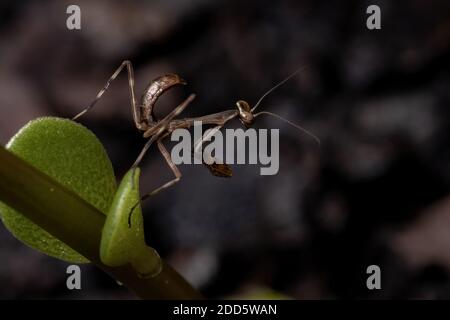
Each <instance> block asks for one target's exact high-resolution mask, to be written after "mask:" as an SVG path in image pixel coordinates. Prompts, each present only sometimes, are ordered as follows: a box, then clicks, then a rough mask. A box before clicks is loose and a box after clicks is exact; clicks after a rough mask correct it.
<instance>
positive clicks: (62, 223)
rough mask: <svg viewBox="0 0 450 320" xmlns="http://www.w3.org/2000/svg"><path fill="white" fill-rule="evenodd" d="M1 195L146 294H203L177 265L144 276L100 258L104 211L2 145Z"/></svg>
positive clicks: (197, 296) (171, 296) (138, 292)
mask: <svg viewBox="0 0 450 320" xmlns="http://www.w3.org/2000/svg"><path fill="white" fill-rule="evenodd" d="M0 200H1V201H2V202H4V203H6V204H7V205H9V206H10V207H12V208H14V209H16V210H17V211H19V212H21V213H23V214H25V216H26V217H27V218H28V219H30V220H31V221H33V222H34V223H35V224H37V225H39V226H40V227H41V228H43V229H45V230H46V231H47V232H49V233H50V234H52V235H53V236H55V237H56V238H58V239H60V240H61V241H63V242H65V243H66V244H67V245H69V246H70V247H72V248H73V249H74V250H76V251H77V252H79V253H80V254H82V255H83V256H85V257H86V258H87V259H89V260H90V261H92V262H93V263H94V264H96V265H97V266H98V267H100V268H101V269H102V270H104V271H105V272H107V273H108V274H110V275H111V276H112V277H113V278H115V279H116V280H117V281H120V282H121V283H123V285H124V286H126V287H127V288H129V289H130V290H131V291H133V292H134V293H136V295H137V296H139V297H140V298H142V299H200V298H202V296H201V294H200V293H199V292H198V291H197V290H195V289H194V288H193V287H192V286H191V285H190V284H189V283H188V282H187V281H186V280H184V279H183V278H182V277H181V276H180V275H179V274H178V273H177V272H176V271H175V270H173V269H172V268H171V267H170V266H168V265H167V264H163V270H162V271H161V273H160V274H159V275H157V276H155V277H153V278H147V279H143V278H141V277H139V276H138V274H137V273H136V272H135V270H134V269H133V268H132V267H131V266H129V265H126V266H122V267H114V268H113V267H108V266H106V265H104V264H102V263H101V261H100V257H99V245H100V239H101V232H102V227H103V224H104V222H105V216H104V215H103V214H102V213H101V212H100V211H98V210H97V209H96V208H94V207H93V206H92V205H90V204H89V203H87V202H86V201H84V200H83V199H81V198H80V197H79V196H78V195H76V194H75V193H73V192H72V191H70V190H68V189H66V188H65V187H63V186H62V185H60V184H59V183H58V182H56V181H54V180H53V179H52V178H50V177H49V176H47V175H46V174H44V173H42V172H40V171H39V170H37V169H35V168H34V167H32V166H30V165H29V164H28V163H26V162H25V161H23V160H22V159H20V158H18V157H17V156H16V155H14V154H12V153H11V152H9V151H7V150H5V149H4V148H3V147H1V146H0Z"/></svg>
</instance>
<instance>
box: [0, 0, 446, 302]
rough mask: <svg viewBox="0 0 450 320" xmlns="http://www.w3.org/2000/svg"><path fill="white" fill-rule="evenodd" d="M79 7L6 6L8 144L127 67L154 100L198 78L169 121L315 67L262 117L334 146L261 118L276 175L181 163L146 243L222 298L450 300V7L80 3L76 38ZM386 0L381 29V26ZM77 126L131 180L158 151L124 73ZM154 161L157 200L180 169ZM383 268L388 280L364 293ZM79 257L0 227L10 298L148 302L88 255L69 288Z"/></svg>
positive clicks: (150, 173)
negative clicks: (71, 260) (272, 135)
mask: <svg viewBox="0 0 450 320" xmlns="http://www.w3.org/2000/svg"><path fill="white" fill-rule="evenodd" d="M69 4H75V3H73V2H68V1H13V0H9V1H6V0H3V1H2V2H1V3H0V68H1V69H0V143H2V144H3V145H4V144H6V143H7V141H8V140H9V138H10V137H11V136H12V135H13V134H14V133H15V132H16V131H17V130H18V129H19V128H20V127H22V126H23V125H24V124H26V123H27V122H28V121H29V120H32V119H34V118H36V117H38V116H47V115H53V116H59V117H73V116H74V115H75V114H77V113H78V112H79V111H80V110H81V109H82V108H83V107H85V106H86V105H87V104H89V103H90V102H91V101H92V100H93V99H94V98H95V95H96V94H97V92H98V90H99V89H100V88H101V87H102V86H103V85H104V83H105V82H106V80H107V79H108V78H109V77H110V76H111V74H112V73H113V71H114V70H115V69H116V68H117V67H118V66H119V65H120V63H121V62H122V61H123V60H124V59H130V60H131V61H132V62H133V65H134V68H135V76H136V90H137V93H138V94H139V95H140V94H141V93H142V90H143V89H144V87H145V86H146V85H147V84H148V82H149V81H150V80H151V79H154V78H155V77H157V76H159V75H162V74H165V73H168V72H175V73H178V74H180V75H181V76H182V77H183V78H185V79H186V80H187V81H188V86H186V87H184V88H179V89H177V90H173V91H172V92H170V93H169V94H167V95H166V96H165V97H164V98H163V99H162V101H161V102H160V103H159V105H158V113H160V114H161V115H163V114H166V113H167V112H169V111H170V110H171V109H172V108H173V107H174V106H175V105H176V104H177V103H178V102H179V101H181V99H183V98H184V97H186V96H187V95H188V94H189V93H191V92H195V93H196V94H197V99H196V100H195V101H194V103H192V104H191V105H190V106H189V108H188V109H187V110H186V111H185V112H184V113H183V115H182V116H200V115H205V114H210V113H214V112H219V111H222V110H224V109H229V108H233V107H234V102H235V101H236V100H238V99H246V100H248V101H249V102H251V103H254V102H255V101H256V100H257V99H258V98H259V96H260V95H261V94H262V93H263V92H265V91H266V90H267V89H269V88H270V87H271V86H273V85H274V84H275V83H277V82H278V81H280V80H281V79H283V78H284V77H286V76H287V75H288V74H290V73H291V72H293V71H294V70H295V69H297V68H298V67H299V66H306V68H305V69H304V70H303V71H302V72H301V73H300V74H299V75H298V76H297V77H296V78H294V79H292V80H291V81H290V82H288V83H287V84H286V85H284V86H283V87H281V88H280V89H279V90H277V91H276V92H275V93H273V94H272V95H271V96H270V97H269V98H268V99H267V100H265V101H264V103H263V105H262V106H261V110H262V109H265V110H269V111H272V112H276V113H278V114H281V115H282V116H285V117H288V118H289V119H291V120H293V121H294V122H296V123H299V124H301V125H302V126H304V127H305V128H307V129H308V130H310V131H311V132H313V133H314V134H316V135H318V136H319V137H320V138H321V140H322V146H321V147H320V148H318V147H317V145H315V144H314V141H312V140H311V139H310V138H308V137H307V136H305V135H303V134H300V133H299V132H298V131H296V130H293V129H292V128H291V127H289V126H287V125H285V124H284V123H283V122H280V121H278V120H277V119H274V118H264V119H263V118H260V119H261V121H260V122H258V123H257V125H256V127H257V128H279V129H280V141H281V142H280V171H279V173H278V175H275V176H260V175H259V167H258V166H254V165H253V166H244V165H239V166H238V165H234V166H233V170H234V176H233V178H231V179H221V178H216V177H213V176H211V175H210V174H209V172H208V171H207V170H205V168H204V167H202V166H189V165H182V166H180V169H181V171H182V174H183V178H182V180H181V181H180V182H179V183H178V184H177V185H176V186H175V187H173V188H171V189H169V190H167V191H165V192H163V193H160V194H158V195H157V196H155V197H154V198H152V199H151V200H149V201H148V202H147V203H145V205H144V216H145V221H146V225H145V227H146V236H147V241H148V243H149V244H151V245H152V246H154V247H155V248H157V249H158V250H159V252H160V253H161V255H162V256H163V257H164V258H165V259H167V260H168V261H169V262H170V263H171V264H172V265H173V266H174V267H175V268H176V269H177V270H179V271H180V272H181V273H182V274H183V275H184V276H185V277H186V278H187V279H188V280H189V281H190V282H191V283H192V284H193V285H194V286H196V287H197V288H199V289H200V290H201V291H202V292H203V293H204V294H205V295H206V296H208V297H216V298H224V297H230V296H231V297H237V296H239V297H251V296H255V295H258V296H259V297H287V298H294V299H330V298H331V299H334V298H363V299H379V298H382V299H394V298H408V299H409V298H424V299H439V298H450V194H449V183H450V152H449V150H450V149H449V148H448V146H449V143H450V138H449V137H450V135H449V134H448V131H449V130H450V121H449V120H450V118H449V104H450V90H449V88H450V68H449V64H450V4H449V2H448V1H445V0H442V1H429V0H415V1H406V0H405V1H338V0H335V1H326V2H320V1H309V0H308V1H298V0H290V1H288V0H286V1H260V0H250V1H236V0H216V1H212V0H157V1H87V0H83V1H81V0H79V1H77V2H76V4H78V5H79V6H80V7H81V15H82V16H81V23H82V29H81V30H79V31H69V30H68V29H67V28H66V19H67V17H68V15H67V14H66V8H67V6H68V5H69ZM371 4H377V5H379V6H380V7H381V17H382V18H381V20H382V29H381V30H373V31H371V30H368V29H367V28H366V19H367V17H368V15H367V14H366V8H367V6H369V5H371ZM80 121H81V122H82V123H83V124H85V125H86V126H87V127H89V128H90V129H91V130H93V131H94V132H95V133H96V134H97V136H98V137H99V138H100V140H101V141H102V142H103V143H104V145H105V147H106V149H107V151H108V153H109V155H110V157H111V159H112V161H113V164H114V167H115V170H116V175H117V177H118V179H120V178H121V177H122V175H123V174H124V173H125V172H126V171H127V169H128V168H129V167H130V165H131V164H132V163H133V161H134V159H135V157H136V156H137V154H138V152H139V151H140V149H141V147H142V146H143V144H144V143H145V140H144V139H143V138H142V136H141V134H140V133H139V132H138V131H137V130H136V128H135V127H134V124H133V121H132V116H131V112H130V107H129V96H128V84H127V80H126V76H125V74H122V75H121V76H120V77H119V78H118V80H117V81H116V82H114V83H113V84H112V86H111V88H110V90H109V91H108V92H107V94H106V95H105V97H104V98H103V99H102V100H101V101H100V102H99V104H98V106H97V107H96V108H94V109H93V110H92V111H91V112H90V113H88V114H87V115H85V116H84V117H83V118H82V119H81V120H80ZM239 126H240V123H239V122H238V121H235V122H233V123H230V124H229V126H228V127H229V128H232V127H239ZM168 145H170V143H168ZM142 169H143V174H142V178H141V180H142V182H141V188H142V191H143V192H144V191H150V190H152V189H153V188H155V187H157V186H159V185H161V184H162V183H164V182H166V181H167V180H169V179H171V178H172V174H171V172H170V170H169V169H168V168H167V166H166V164H165V162H164V161H163V159H162V157H161V155H160V154H159V153H158V152H157V150H156V148H153V150H151V152H150V153H149V154H148V155H147V157H146V160H145V161H144V164H143V165H142ZM371 264H376V265H379V266H380V268H381V279H382V280H381V283H382V289H381V290H372V291H370V290H368V289H367V287H366V279H367V277H368V275H367V274H366V268H367V266H369V265H371ZM67 265H68V264H67V263H64V262H60V261H58V260H56V259H53V258H49V257H46V256H44V255H42V254H40V253H38V252H35V251H34V250H32V249H29V248H28V247H26V246H24V245H23V244H21V243H19V242H18V241H17V240H16V239H14V238H13V237H12V236H11V235H10V234H9V232H8V231H6V229H5V228H3V227H1V228H0V298H69V299H72V298H73V299H85V298H101V299H108V298H127V299H133V298H134V296H133V295H132V294H131V293H129V292H128V291H127V290H126V289H124V288H123V287H120V286H118V285H117V284H116V283H115V282H114V281H113V280H112V279H110V278H109V277H108V276H106V275H105V274H103V273H102V272H101V271H98V270H97V269H96V268H95V267H93V266H89V265H87V266H83V269H82V270H83V273H82V276H83V277H82V286H83V290H81V291H77V292H72V291H68V290H67V289H66V286H65V281H66V276H67V275H66V273H65V271H66V267H67Z"/></svg>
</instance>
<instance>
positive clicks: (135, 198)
mask: <svg viewBox="0 0 450 320" xmlns="http://www.w3.org/2000/svg"><path fill="white" fill-rule="evenodd" d="M139 175H140V169H139V168H132V169H130V170H129V171H128V172H127V174H126V175H125V176H124V177H123V179H122V182H121V183H120V185H119V188H118V190H117V192H116V195H115V197H114V200H113V202H112V204H111V207H110V208H109V211H108V215H107V217H106V221H105V225H104V226H103V231H102V240H101V244H100V258H101V260H102V262H103V263H104V264H106V265H108V266H112V267H117V266H121V265H125V264H127V263H131V264H132V265H133V267H134V268H135V270H136V271H137V272H138V273H139V274H140V275H141V276H142V277H152V276H155V275H157V274H158V273H159V272H160V271H161V269H162V263H161V259H160V257H159V255H158V253H157V252H156V250H154V249H153V248H151V247H148V246H147V245H146V244H145V235H144V219H143V217H142V209H141V204H140V195H139Z"/></svg>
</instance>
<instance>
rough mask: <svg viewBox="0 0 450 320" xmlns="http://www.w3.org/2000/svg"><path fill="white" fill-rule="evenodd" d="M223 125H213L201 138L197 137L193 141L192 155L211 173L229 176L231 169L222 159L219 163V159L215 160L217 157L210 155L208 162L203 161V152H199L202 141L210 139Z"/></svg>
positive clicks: (231, 173)
mask: <svg viewBox="0 0 450 320" xmlns="http://www.w3.org/2000/svg"><path fill="white" fill-rule="evenodd" d="M223 126H224V124H221V125H218V126H215V127H214V128H212V129H210V130H208V131H207V132H206V133H205V134H204V135H203V136H202V138H200V139H198V140H197V141H196V142H195V143H194V147H193V156H194V157H196V158H197V159H199V157H200V160H201V161H202V162H203V164H204V165H205V166H206V167H208V169H209V171H211V173H212V174H213V175H215V176H217V177H231V176H232V175H233V170H231V167H230V166H229V165H228V164H226V163H223V161H220V162H222V163H219V161H217V158H214V157H212V158H211V157H210V158H208V159H207V160H208V162H205V161H204V160H205V159H203V154H202V152H201V150H202V147H203V143H204V142H205V141H209V140H211V138H212V137H213V136H214V135H215V134H216V132H217V131H219V130H220V129H222V127H223Z"/></svg>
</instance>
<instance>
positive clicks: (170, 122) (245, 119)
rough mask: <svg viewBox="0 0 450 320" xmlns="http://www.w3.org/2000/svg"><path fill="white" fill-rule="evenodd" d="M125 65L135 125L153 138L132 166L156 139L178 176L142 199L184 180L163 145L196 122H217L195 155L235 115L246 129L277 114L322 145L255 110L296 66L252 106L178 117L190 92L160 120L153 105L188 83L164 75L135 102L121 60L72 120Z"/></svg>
mask: <svg viewBox="0 0 450 320" xmlns="http://www.w3.org/2000/svg"><path fill="white" fill-rule="evenodd" d="M124 68H126V69H127V72H128V84H129V88H130V100H131V109H132V113H133V119H134V123H135V125H136V128H137V129H138V130H140V131H143V136H144V138H150V139H149V140H148V141H147V143H146V144H145V146H144V147H143V149H142V151H141V152H140V154H139V156H138V157H137V159H136V161H135V162H134V164H133V166H132V168H136V167H137V166H138V165H139V163H140V162H141V161H142V159H143V157H144V155H145V153H146V152H147V150H148V149H149V148H150V146H151V145H152V144H153V143H154V142H155V141H156V144H157V146H158V149H159V151H160V152H161V154H162V155H163V157H164V159H165V160H166V162H167V164H168V165H169V167H170V169H171V170H172V172H173V174H174V175H175V178H174V179H172V180H170V181H168V182H166V183H165V184H163V185H162V186H160V187H158V188H156V189H155V190H153V191H152V192H150V193H148V194H146V195H145V196H143V197H142V200H144V199H145V198H148V197H150V196H153V195H155V194H157V193H158V192H160V191H161V190H163V189H166V188H169V187H170V186H172V185H174V184H175V183H177V182H178V181H179V180H180V179H181V172H180V170H179V169H178V168H177V166H176V165H175V164H174V162H173V161H172V159H171V156H170V154H169V152H168V151H167V149H166V147H165V146H164V144H163V142H162V141H163V139H164V138H166V137H167V136H168V135H170V134H171V133H172V132H173V131H174V130H176V129H180V128H184V129H187V128H190V127H191V126H192V125H193V124H194V122H195V121H201V122H202V124H207V125H214V127H213V128H212V129H211V130H209V131H207V132H206V133H205V135H204V136H203V137H202V138H201V139H200V140H199V141H197V142H195V143H194V150H193V153H194V156H195V154H196V153H197V152H198V150H199V149H201V147H202V145H203V143H204V142H205V141H208V140H209V139H210V138H211V137H213V136H214V134H215V133H216V132H217V131H218V130H220V129H221V128H222V127H223V126H224V125H225V124H226V123H227V122H228V121H230V120H233V119H235V118H238V119H239V120H240V121H241V122H242V124H243V125H244V126H245V127H246V128H250V127H251V126H252V124H253V123H254V121H255V118H257V117H258V116H260V115H262V114H266V115H271V116H274V117H277V118H279V119H280V120H283V121H285V122H287V123H288V124H290V125H291V126H293V127H295V128H297V129H299V130H301V131H303V132H305V133H306V134H308V135H310V136H311V137H313V138H314V139H315V140H316V141H317V142H318V144H319V145H320V140H319V139H318V138H317V137H316V136H315V135H313V134H312V133H310V132H309V131H307V130H305V129H304V128H302V127H300V126H298V125H296V124H294V123H292V122H291V121H289V120H287V119H284V118H282V117H281V116H279V115H277V114H274V113H271V112H268V111H261V112H258V113H254V111H255V109H256V108H257V107H258V106H259V105H260V104H261V102H262V101H263V100H264V98H266V97H267V96H268V95H269V94H270V93H271V92H273V91H274V90H275V89H276V88H278V87H279V86H281V85H282V84H284V83H285V82H286V81H288V80H289V79H291V78H292V77H294V76H295V75H296V74H298V73H299V72H300V71H301V70H302V69H303V68H300V69H297V70H296V71H295V72H294V73H292V74H291V75H289V76H288V77H287V78H285V79H284V80H282V81H281V82H279V83H278V84H276V85H275V86H273V87H272V88H271V89H269V90H268V91H267V92H265V93H264V94H263V95H262V96H261V97H260V98H259V100H258V101H257V103H256V104H255V105H254V107H253V108H251V107H250V105H249V104H248V103H247V102H246V101H244V100H239V101H237V102H236V109H233V110H226V111H222V112H218V113H214V114H210V115H206V116H201V117H195V118H184V119H175V117H177V116H178V115H179V114H180V113H181V112H183V110H184V109H185V108H186V107H187V106H188V105H189V104H190V103H191V102H192V100H194V98H195V94H191V95H189V96H188V97H187V98H186V99H185V100H184V101H183V102H182V103H180V104H179V105H178V106H177V107H176V108H175V109H174V110H173V111H171V112H170V113H169V114H168V115H166V116H165V117H164V118H163V119H161V120H160V119H157V118H156V117H155V114H154V108H155V104H156V102H157V100H158V98H159V97H160V96H161V95H162V94H163V93H164V92H165V91H166V90H168V89H170V88H172V87H173V86H176V85H184V84H186V82H185V81H184V80H183V79H182V78H180V77H179V76H178V75H176V74H168V75H164V76H161V77H159V78H156V79H155V80H153V81H152V82H150V84H149V85H148V86H147V87H146V89H145V91H144V94H143V95H142V97H141V100H140V103H139V104H137V103H136V96H135V92H134V73H133V66H132V64H131V62H130V61H128V60H125V61H123V62H122V64H121V65H120V66H119V67H118V68H117V69H116V71H115V72H114V73H113V75H112V76H111V77H110V78H109V79H108V81H107V82H106V84H105V86H104V87H103V88H102V89H101V90H100V91H99V92H98V94H97V97H96V98H95V100H94V101H93V102H92V103H91V104H90V105H89V106H88V107H87V108H85V109H84V110H83V111H82V112H80V113H79V114H78V115H76V116H75V117H74V118H73V120H76V119H78V118H79V117H80V116H82V115H83V114H85V113H86V112H87V111H89V110H90V109H91V108H93V107H94V105H95V104H96V103H97V102H98V100H99V99H100V98H101V97H102V95H103V94H104V93H105V92H106V90H107V89H108V88H109V86H110V84H111V82H112V81H113V80H114V79H116V77H117V76H118V75H119V74H120V72H121V71H122V70H123V69H124ZM210 163H211V164H207V163H204V164H205V165H206V166H207V167H208V168H209V170H210V171H211V173H212V174H213V175H215V176H219V177H231V175H232V170H231V168H230V166H229V165H227V164H221V163H218V162H217V161H212V162H210Z"/></svg>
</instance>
